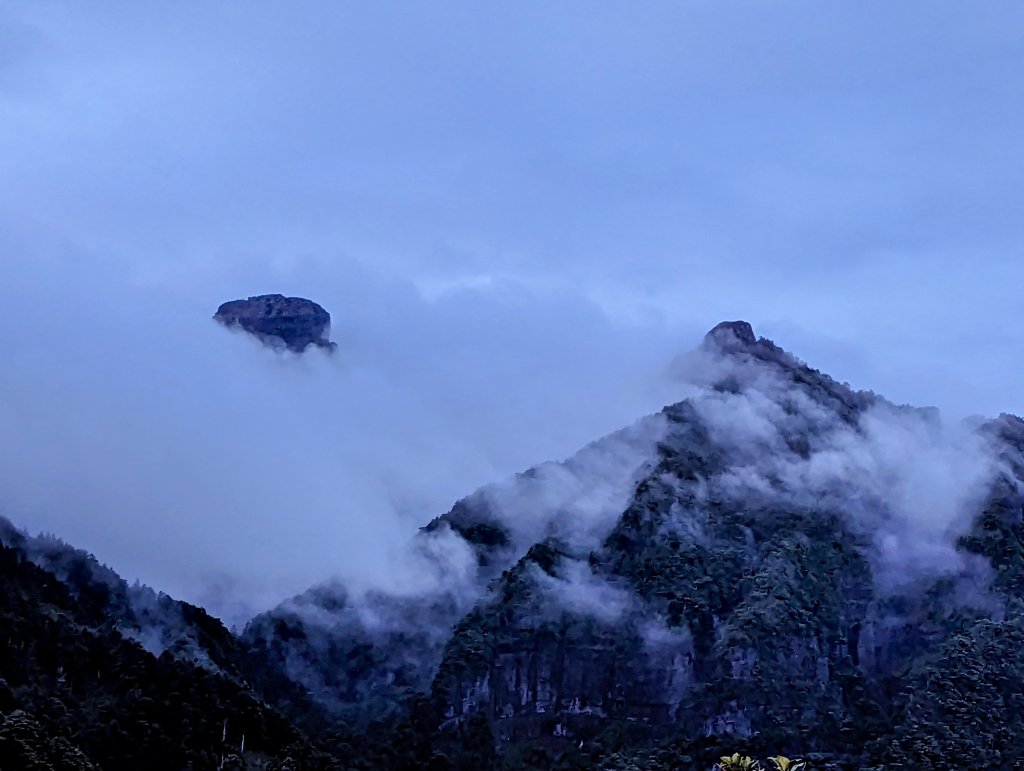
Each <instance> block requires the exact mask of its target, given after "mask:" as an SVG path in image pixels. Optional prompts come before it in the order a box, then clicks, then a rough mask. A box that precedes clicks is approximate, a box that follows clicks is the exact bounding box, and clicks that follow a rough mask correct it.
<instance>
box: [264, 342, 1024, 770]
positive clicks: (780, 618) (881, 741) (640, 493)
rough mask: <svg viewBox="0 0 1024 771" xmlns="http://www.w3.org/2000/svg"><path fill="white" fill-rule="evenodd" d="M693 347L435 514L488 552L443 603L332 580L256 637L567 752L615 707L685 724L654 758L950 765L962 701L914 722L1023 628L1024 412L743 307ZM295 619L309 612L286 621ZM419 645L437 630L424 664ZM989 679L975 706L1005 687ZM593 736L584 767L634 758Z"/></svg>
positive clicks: (424, 709)
mask: <svg viewBox="0 0 1024 771" xmlns="http://www.w3.org/2000/svg"><path fill="white" fill-rule="evenodd" d="M683 369H684V371H685V373H686V374H685V378H684V379H685V380H686V382H685V383H681V389H683V390H686V391H687V392H688V393H689V394H690V395H689V396H688V397H687V398H686V399H684V400H682V401H680V402H678V403H676V404H673V405H670V406H668V407H666V408H665V409H664V410H663V411H662V412H661V413H660V414H658V415H656V416H651V417H649V418H646V419H644V421H641V422H640V423H639V424H637V426H635V427H634V428H633V429H630V431H628V432H620V434H618V435H613V436H611V437H607V438H605V439H603V440H600V441H599V442H596V443H595V444H594V445H591V446H590V447H588V448H586V449H585V450H583V451H582V452H581V453H580V454H579V455H577V456H576V457H574V458H572V459H570V460H569V461H566V462H565V463H561V464H547V465H545V466H540V467H537V468H535V469H532V470H530V471H528V472H526V473H524V474H521V475H519V476H517V477H515V478H514V479H512V480H509V481H508V482H506V483H503V484H499V485H491V486H489V487H485V488H483V489H482V490H480V491H478V492H476V493H474V494H473V495H472V496H469V497H468V498H466V499H464V500H463V501H460V502H459V503H457V504H456V505H455V507H453V509H452V510H451V511H450V512H448V513H447V514H445V515H443V516H441V517H439V518H437V519H435V520H434V521H433V522H431V523H430V524H429V525H428V526H427V527H426V528H424V530H423V531H422V532H421V533H420V539H421V543H422V544H429V543H431V542H433V541H435V540H438V539H448V540H449V541H452V542H456V543H458V544H460V545H461V546H462V547H463V548H465V549H468V550H470V553H471V554H472V555H474V559H475V564H474V566H473V568H472V569H471V570H469V571H468V572H466V571H463V572H461V573H458V576H459V577H458V579H457V580H453V581H452V582H451V583H450V584H449V585H447V588H445V586H444V585H443V584H442V587H441V588H440V589H438V590H437V594H436V595H434V596H433V597H432V599H430V600H429V601H425V602H422V603H419V604H417V603H410V602H409V601H408V598H404V599H402V598H390V597H388V596H387V595H377V596H375V597H374V598H373V607H374V608H375V610H374V613H376V614H377V615H378V616H379V615H380V614H381V613H382V612H384V611H382V608H383V609H388V608H390V609H391V610H390V611H388V612H389V613H390V614H391V617H392V618H394V617H395V616H396V615H397V614H400V613H401V614H404V616H403V618H404V621H405V625H404V626H403V625H402V624H392V625H391V626H390V627H389V628H388V629H387V630H386V631H385V633H381V632H380V625H379V624H373V625H371V626H372V627H373V630H374V631H373V632H372V633H371V630H370V629H369V628H368V627H367V626H366V624H365V623H363V622H360V621H359V620H358V619H359V618H361V617H362V618H365V616H366V613H365V609H364V611H363V612H358V607H357V606H358V602H356V604H355V606H353V605H352V603H351V602H349V603H347V604H346V605H345V608H346V610H345V611H344V613H342V612H341V611H339V610H338V609H337V608H332V603H331V602H330V601H329V600H328V599H327V597H325V596H320V597H318V598H313V599H312V600H311V601H312V603H313V604H314V605H315V606H317V612H316V613H311V612H309V609H308V608H307V610H306V611H305V612H296V610H295V607H294V605H293V606H290V608H289V609H288V611H287V612H285V611H283V610H278V611H271V612H270V613H268V614H266V615H265V616H263V617H261V618H260V619H258V620H257V622H256V623H254V624H253V625H252V626H251V627H250V629H249V630H248V631H247V636H248V638H249V639H250V642H251V643H253V644H255V645H256V646H257V647H260V648H261V649H266V650H270V651H271V652H272V655H273V656H276V657H278V658H279V660H281V661H282V662H292V663H293V664H295V662H300V663H301V666H293V668H292V671H293V672H295V673H301V672H310V671H334V672H337V671H338V670H339V668H340V669H341V670H342V671H344V673H345V674H344V677H341V678H340V679H338V682H339V683H342V682H343V683H344V687H343V688H342V687H337V688H332V687H331V686H330V684H326V683H324V682H323V681H322V680H320V681H318V683H317V684H318V686H319V687H318V689H317V690H316V694H317V697H318V698H319V699H320V700H321V702H322V703H324V704H327V705H331V704H333V705H334V706H335V707H340V708H343V709H345V710H348V711H353V710H354V711H356V712H359V711H360V710H363V714H367V715H369V714H379V712H380V709H381V705H383V704H390V705H391V706H392V707H393V706H394V705H396V704H399V703H401V702H402V700H403V699H410V698H414V697H415V698H417V699H419V701H417V702H416V703H417V704H418V705H419V706H418V707H416V714H417V715H418V716H419V717H418V718H417V720H420V721H421V724H426V725H428V726H430V730H431V731H432V732H434V733H433V735H434V738H435V739H436V740H437V741H438V742H440V743H441V745H442V746H444V743H445V742H446V741H447V742H450V744H451V746H453V747H457V746H461V745H460V743H462V745H464V744H465V742H466V741H468V740H467V738H466V737H467V736H470V735H473V736H477V735H478V733H479V730H481V729H480V726H486V731H485V735H486V736H493V737H494V738H495V740H496V741H497V743H498V746H499V747H502V748H504V751H505V753H506V755H507V756H509V757H511V756H512V755H514V754H515V753H516V752H519V751H520V750H521V749H522V748H523V747H529V748H533V749H531V750H530V751H531V752H532V751H534V750H536V749H537V748H538V747H541V748H545V750H544V751H545V752H547V751H551V752H555V753H556V754H557V753H567V754H564V755H563V758H565V757H570V756H573V757H574V755H573V753H577V754H579V753H585V752H586V751H587V748H588V747H594V746H598V745H601V743H602V741H603V740H602V738H601V737H605V736H607V735H608V732H609V731H613V730H614V731H625V732H626V733H627V734H628V735H629V736H631V737H632V738H631V739H630V740H629V741H627V742H626V746H627V747H628V746H633V747H634V748H636V747H642V746H645V745H644V742H649V741H653V740H655V739H660V740H662V741H663V742H668V741H669V737H671V740H672V741H673V742H674V745H673V746H675V747H676V748H677V750H678V753H677V754H674V755H673V754H671V753H670V755H669V758H670V760H669V761H667V762H669V763H670V765H665V766H659V765H657V764H654V763H652V764H651V765H648V766H644V767H652V768H658V767H665V768H675V767H677V766H676V765H671V763H678V762H682V761H680V758H685V757H689V758H691V760H692V762H693V763H694V764H695V765H693V766H686V767H706V766H700V765H697V763H698V759H699V760H700V762H701V763H703V762H704V759H705V758H707V757H711V756H713V754H714V752H715V751H717V748H719V747H723V748H724V747H735V746H737V745H742V746H746V747H751V748H754V747H759V748H762V749H763V750H764V751H765V752H767V751H769V750H774V751H782V752H784V753H800V754H805V753H808V752H817V753H820V757H821V758H824V757H826V756H829V757H831V758H832V761H830V762H834V763H835V764H837V765H836V766H834V767H844V768H866V767H867V764H868V760H869V759H870V760H871V762H873V763H878V764H881V766H880V767H886V764H887V763H893V762H897V760H898V762H908V760H909V759H912V760H914V761H915V762H923V760H922V759H925V758H932V760H930V761H929V762H932V763H933V764H934V762H936V761H934V759H933V758H935V757H939V755H940V754H941V753H940V752H938V750H936V749H935V748H936V747H940V746H943V747H945V746H947V745H945V744H943V742H944V741H946V739H945V738H943V737H946V738H948V736H947V734H946V733H943V732H944V731H946V728H944V727H943V724H942V720H943V719H944V718H936V723H935V724H934V725H929V724H928V723H927V720H925V719H922V718H920V717H914V718H913V720H914V721H916V722H908V721H910V720H911V718H912V716H913V715H917V714H919V713H923V712H926V711H927V710H933V711H934V710H940V709H941V708H944V707H943V706H942V705H944V704H945V702H942V703H941V704H939V702H938V700H939V699H940V698H945V697H944V695H943V694H942V693H934V692H933V691H932V690H929V689H928V688H924V690H923V691H921V692H920V693H918V694H917V695H916V696H914V697H913V698H911V694H914V693H915V692H918V691H920V689H921V688H922V683H923V682H925V681H927V682H928V683H932V682H934V678H935V677H937V676H939V675H936V674H935V673H934V672H933V671H930V670H929V669H928V667H929V666H930V664H929V662H934V661H935V659H936V657H937V656H945V657H946V658H945V659H942V660H943V661H947V663H946V664H944V665H943V666H947V667H949V666H953V664H950V663H948V662H949V661H952V660H954V659H955V660H962V650H964V649H966V648H968V647H970V645H983V644H984V645H989V644H990V643H989V642H987V641H988V640H989V639H990V638H992V639H1004V638H1001V637H999V635H1001V634H1003V632H1002V631H992V630H991V629H990V628H989V626H985V625H986V624H987V625H991V624H993V623H995V624H997V625H998V624H1005V623H1008V622H1009V621H1008V620H1009V619H1012V618H1016V617H1017V616H1016V615H1015V614H1017V615H1019V614H1020V611H1019V610H1015V608H1018V607H1019V606H1018V603H1019V599H1018V598H1020V597H1021V596H1024V580H1021V578H1020V576H1022V575H1024V547H1022V546H1020V544H1021V543H1022V542H1024V524H1022V522H1024V496H1022V493H1021V491H1022V490H1024V462H1022V460H1021V458H1022V454H1021V451H1022V448H1024V429H1022V428H1021V425H1024V424H1022V423H1021V422H1020V421H1019V420H1017V419H1016V418H1012V417H1003V418H1000V419H998V420H996V421H992V422H990V423H987V424H984V425H981V426H974V427H947V426H943V425H942V424H941V421H939V419H938V417H937V415H936V413H935V412H934V411H933V410H920V409H914V408H910V407H902V406H896V405H893V404H891V403H889V402H887V401H886V400H885V399H883V398H881V397H879V396H877V395H875V394H873V393H870V392H863V391H855V390H853V389H851V388H849V387H848V386H846V385H844V384H842V383H838V382H836V381H835V380H833V379H832V378H830V377H828V376H827V375H824V374H822V373H820V372H818V371H817V370H814V369H812V368H810V367H808V366H807V365H806V364H804V363H803V362H801V361H800V360H799V359H797V358H796V357H794V356H793V355H791V354H789V353H787V352H786V351H784V350H783V349H782V348H780V347H779V346H777V345H775V344H774V343H773V342H772V341H770V340H766V339H765V338H758V337H757V336H756V335H755V334H754V332H753V330H752V328H751V327H750V325H749V324H746V323H745V322H726V323H724V324H721V325H719V326H718V327H716V328H715V329H713V330H712V331H711V332H710V333H709V334H708V336H707V337H706V339H705V341H704V344H703V345H702V346H701V347H700V348H699V349H698V350H697V351H695V352H694V353H693V354H692V355H691V356H690V357H689V358H688V360H687V361H686V362H685V366H684V367H683ZM613 470H614V473H612V471H613ZM444 553H445V552H444V551H443V550H435V554H437V555H438V557H437V559H438V561H439V564H442V565H443V564H446V562H445V560H446V558H445V557H444V556H443V554H444ZM328 595H330V592H328ZM308 599H309V598H307V604H308ZM285 617H287V619H288V622H289V623H290V624H292V625H293V628H292V629H291V631H289V632H288V634H287V636H286V637H282V636H281V635H277V636H275V634H274V631H273V630H274V621H275V619H277V620H280V619H282V618H285ZM342 617H344V618H345V619H346V622H345V624H339V623H338V622H337V620H335V621H327V620H325V619H331V618H334V619H338V618H342ZM1012 623H1015V624H1016V623H1017V622H1016V621H1014V622H1012ZM978 625H981V626H978ZM330 629H335V630H342V631H340V632H338V633H336V634H333V635H332V633H331V632H330V631H327V630H330ZM429 629H433V630H435V631H434V632H433V633H430V634H428V633H426V631H425V630H429ZM972 629H978V630H980V631H978V632H977V633H976V634H975V633H973V632H969V630H972ZM1000 629H1002V627H1000ZM296 630H301V631H300V632H297V631H296ZM410 630H416V635H412V634H410ZM965 630H967V632H965ZM960 633H969V634H970V635H973V636H970V637H969V638H967V639H966V640H965V641H960V640H959V638H957V635H958V634H960ZM1019 634H1021V633H1020V632H1019V630H1017V629H1016V627H1012V628H1009V629H1008V630H1007V631H1006V635H1007V637H1006V638H1005V639H1011V638H1012V639H1016V637H1015V635H1019ZM325 640H331V641H332V642H331V644H330V645H326V644H325ZM979 640H982V642H979ZM409 645H416V646H421V647H420V648H419V651H420V653H421V654H423V655H422V656H421V657H419V658H418V662H419V666H418V668H415V669H410V668H409V667H408V654H409V649H408V646H409ZM332 646H333V647H332ZM950 646H952V647H950ZM328 649H329V650H331V651H332V655H331V660H330V661H329V662H328V661H326V660H323V656H322V653H320V652H321V651H324V650H328ZM943 651H946V653H942V652H943ZM958 651H959V652H961V653H958ZM357 652H358V655H356V653H357ZM957 656H960V657H961V658H957ZM950 657H952V658H950ZM346 661H349V662H372V665H370V666H366V667H365V668H364V669H363V670H362V672H363V674H360V670H359V666H363V665H362V664H360V665H351V664H347V663H346ZM297 676H298V677H299V678H300V681H301V677H302V675H301V674H298V675H297ZM986 676H988V677H989V680H990V688H991V692H989V691H986V692H985V693H984V694H983V695H981V696H979V697H978V698H977V702H972V705H971V707H970V709H973V710H976V711H977V713H978V714H984V713H986V711H991V712H992V713H993V714H994V713H996V712H998V710H999V709H1001V708H1002V707H1001V706H1000V705H1001V704H1002V703H1003V695H1002V694H1001V692H1000V688H1001V686H998V685H997V679H998V676H997V675H996V674H995V673H987V675H986ZM922 678H923V679H922ZM928 678H932V679H931V680H929V679H928ZM370 680H372V683H371V682H370ZM360 682H364V685H362V686H360V685H359V683H360ZM929 687H930V686H929ZM986 687H989V686H986ZM370 692H372V693H373V696H372V697H369V698H367V696H366V694H368V693H370ZM357 693H358V694H361V695H360V696H358V697H356V696H354V694H357ZM921 693H928V694H930V695H929V696H928V698H926V697H925V696H923V695H921ZM928 699H931V701H928ZM424 700H425V701H424ZM922 702H924V703H922ZM407 703H412V702H407ZM937 704H939V706H936V705H937ZM958 708H963V705H960V706H959V707H958ZM965 709H966V708H965ZM914 710H917V712H915V711H914ZM929 714H930V713H929ZM972 714H973V713H972ZM957 719H958V720H959V719H960V718H957ZM616 735H618V734H616ZM949 741H950V742H952V740H951V739H950V740H949ZM958 741H961V744H959V745H956V746H957V748H958V749H963V747H964V746H966V742H967V740H966V739H962V737H961V739H960V740H958ZM993 741H996V740H993ZM999 741H1003V742H1004V743H1006V742H1009V741H1010V740H1009V739H1007V738H1006V737H1003V738H1001V739H1000V740H999ZM630 742H632V745H630ZM947 744H948V746H949V747H952V746H954V745H953V744H949V742H947ZM620 746H621V743H620ZM924 747H928V748H930V749H927V750H926V749H922V748H924ZM594 751H595V752H596V750H594ZM944 751H945V750H944ZM622 752H624V753H626V754H625V755H622V754H621V753H620V755H617V756H616V757H619V759H620V760H622V759H623V758H626V757H628V752H626V750H622ZM673 752H675V751H673ZM928 752H931V753H933V754H932V755H928V754H927V753H928ZM999 752H1001V753H1003V754H1001V755H997V757H999V758H1001V760H1000V761H999V762H1006V761H1005V759H1006V758H1007V757H1010V755H1008V754H1007V752H1010V750H1008V749H1007V748H1006V747H1003V748H1002V749H1000V750H999ZM510 753H511V754H510ZM915 753H916V754H915ZM1011 754H1012V753H1011ZM1019 754H1020V753H1018V755H1019ZM1018 755H1013V757H1018ZM597 757H598V756H596V755H592V756H590V760H589V761H586V762H591V763H598V762H599V763H604V764H607V765H603V766H601V767H608V768H613V767H618V766H616V765H615V764H614V762H613V761H612V760H611V759H609V758H608V757H605V756H600V760H598V759H597ZM645 757H646V756H645ZM671 758H674V760H672V759H671ZM531 762H540V761H537V760H534V761H531ZM580 762H583V761H582V760H581V761H580ZM615 762H618V761H615ZM623 762H624V763H625V762H626V761H625V760H623ZM684 765H685V763H684ZM566 767H575V766H571V765H570V766H566ZM580 767H588V766H586V765H585V763H584V765H583V766H580ZM823 767H824V766H823ZM927 767H935V768H944V767H947V766H943V765H941V764H939V765H929V766H927Z"/></svg>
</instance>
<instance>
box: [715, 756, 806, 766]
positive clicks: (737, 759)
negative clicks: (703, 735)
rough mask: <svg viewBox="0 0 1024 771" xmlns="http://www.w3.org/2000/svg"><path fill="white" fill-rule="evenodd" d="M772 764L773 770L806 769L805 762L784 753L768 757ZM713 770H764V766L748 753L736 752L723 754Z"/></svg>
mask: <svg viewBox="0 0 1024 771" xmlns="http://www.w3.org/2000/svg"><path fill="white" fill-rule="evenodd" d="M768 760H769V761H770V762H771V764H772V769H773V771H806V769H807V764H806V763H804V762H803V761H801V760H790V759H789V758H787V757H785V756H784V755H776V756H774V757H771V758H768ZM715 771H764V767H763V766H762V765H761V764H760V763H759V762H758V761H756V760H754V759H753V758H752V757H749V756H748V755H740V754H739V753H738V752H736V753H733V754H732V755H723V756H722V757H721V758H720V759H719V761H718V763H716V764H715Z"/></svg>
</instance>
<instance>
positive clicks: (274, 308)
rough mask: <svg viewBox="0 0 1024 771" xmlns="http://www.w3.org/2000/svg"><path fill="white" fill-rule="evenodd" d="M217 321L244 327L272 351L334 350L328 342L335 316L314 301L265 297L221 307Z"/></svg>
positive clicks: (231, 302)
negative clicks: (275, 349)
mask: <svg viewBox="0 0 1024 771" xmlns="http://www.w3.org/2000/svg"><path fill="white" fill-rule="evenodd" d="M213 318H214V319H215V320H217V321H219V322H220V323H221V324H224V325H225V326H227V327H236V326H237V327H241V328H242V329H244V330H245V331H246V332H248V333H249V334H252V335H255V336H256V337H258V338H259V339H260V340H262V341H263V342H264V343H266V344H267V345H270V346H272V347H281V346H283V347H285V348H287V349H288V350H290V351H295V352H296V353H302V352H303V351H304V350H306V348H307V347H309V346H310V345H315V346H317V347H318V348H327V349H328V350H333V349H334V348H335V344H334V343H332V342H331V341H330V340H329V339H328V338H329V337H330V332H331V314H330V313H328V312H327V311H326V310H324V309H323V308H322V307H321V306H320V305H317V304H316V303H315V302H313V301H312V300H307V299H305V298H303V297H285V296H284V295H280V294H262V295H257V296H256V297H250V298H248V299H247V300H231V301H230V302H226V303H224V304H223V305H221V306H220V307H219V308H218V309H217V312H216V313H215V314H214V316H213Z"/></svg>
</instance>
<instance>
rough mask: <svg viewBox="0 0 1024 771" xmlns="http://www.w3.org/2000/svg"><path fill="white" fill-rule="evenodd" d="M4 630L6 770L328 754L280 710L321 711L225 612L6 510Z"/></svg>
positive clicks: (0, 610)
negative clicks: (23, 524)
mask: <svg viewBox="0 0 1024 771" xmlns="http://www.w3.org/2000/svg"><path fill="white" fill-rule="evenodd" d="M140 639H142V640H145V641H147V644H146V647H145V648H144V647H143V645H142V644H140V642H139V640H140ZM0 640H3V641H4V644H3V645H2V646H0V768H3V769H21V768H26V769H27V768H39V769H45V768H61V769H92V768H104V769H107V768H111V769H116V768H153V769H157V768H166V769H182V768H186V767H192V768H218V767H221V765H222V764H224V765H223V767H225V768H241V767H243V765H245V767H259V768H268V769H269V768H286V767H293V768H294V767H296V764H300V765H299V767H309V768H320V767H327V766H328V758H327V756H326V755H324V754H323V753H319V752H317V751H315V750H314V749H313V747H312V746H311V744H310V743H309V742H308V741H307V740H306V739H305V738H304V736H303V735H302V733H301V732H300V730H299V729H297V728H296V727H295V725H293V724H292V722H291V721H290V720H289V719H288V718H287V717H286V716H285V715H284V713H283V712H282V710H291V711H292V712H293V713H295V714H299V713H305V714H306V715H307V716H308V718H309V720H310V721H311V722H312V721H315V719H316V713H315V710H312V709H311V708H310V707H309V705H308V702H307V701H306V698H305V695H304V694H303V693H302V692H301V690H299V689H297V688H296V687H295V686H294V685H293V684H292V683H290V682H289V681H287V680H286V679H285V678H282V677H281V676H279V675H277V674H276V673H275V672H273V670H271V669H270V668H268V667H267V666H266V665H265V664H264V663H263V662H262V661H261V660H260V659H259V658H258V656H255V655H254V654H252V653H251V652H250V651H248V650H247V649H246V648H245V647H244V645H242V644H241V643H240V641H239V640H238V639H237V638H236V637H235V636H234V635H232V634H231V632H229V631H228V630H227V629H225V628H224V627H223V626H222V625H221V624H220V622H218V621H217V620H216V619H213V618H211V617H210V616H208V615H207V614H206V613H205V612H204V611H203V610H202V609H201V608H196V607H194V606H190V605H187V604H185V603H180V602H176V601H174V600H172V599H171V598H169V597H167V596H166V595H159V596H158V595H156V594H154V593H153V592H152V590H149V589H148V588H145V587H138V586H136V587H128V586H127V585H126V584H125V582H124V581H123V580H121V579H120V578H119V577H118V576H117V575H116V574H115V573H113V571H111V570H109V569H108V568H105V567H104V566H101V565H99V564H98V563H97V562H96V561H95V560H94V559H93V558H92V557H90V556H89V555H87V554H85V553H84V552H81V551H78V550H75V549H72V548H71V547H68V546H67V545H65V544H63V543H61V542H59V541H57V540H56V539H52V538H32V537H29V536H27V535H25V534H24V533H21V532H20V531H18V530H16V529H15V528H14V527H13V526H11V524H10V523H9V522H7V521H6V520H0ZM250 680H251V681H252V682H253V683H255V685H250ZM268 699H269V700H270V701H273V702H274V703H275V705H276V707H271V706H269V705H268V704H267V700H268ZM243 737H244V738H243ZM289 764H290V765H289Z"/></svg>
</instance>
